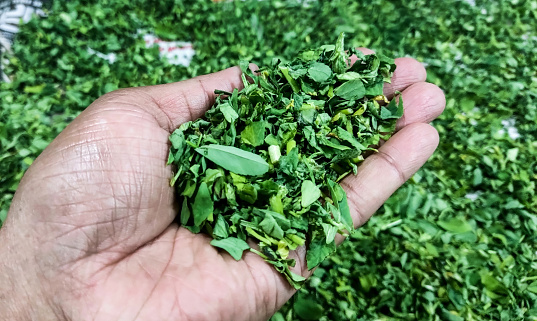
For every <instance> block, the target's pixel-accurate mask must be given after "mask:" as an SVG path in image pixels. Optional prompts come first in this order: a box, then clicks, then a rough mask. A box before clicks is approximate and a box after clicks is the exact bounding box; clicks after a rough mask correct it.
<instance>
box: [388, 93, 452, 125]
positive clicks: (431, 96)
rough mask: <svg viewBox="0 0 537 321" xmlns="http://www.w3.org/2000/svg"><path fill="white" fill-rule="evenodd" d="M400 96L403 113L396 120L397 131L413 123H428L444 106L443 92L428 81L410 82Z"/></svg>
mask: <svg viewBox="0 0 537 321" xmlns="http://www.w3.org/2000/svg"><path fill="white" fill-rule="evenodd" d="M402 96H403V107H404V113H403V117H401V119H399V120H398V121H397V127H396V130H397V131H399V130H401V128H403V127H405V126H407V125H410V124H413V123H429V122H431V121H433V120H434V119H435V118H436V117H438V116H440V114H441V113H442V112H443V111H444V108H445V107H446V98H445V96H444V92H443V91H442V90H441V89H440V88H438V87H437V86H436V85H433V84H430V83H426V82H419V83H415V84H412V85H410V87H408V88H407V89H405V90H404V91H403V93H402Z"/></svg>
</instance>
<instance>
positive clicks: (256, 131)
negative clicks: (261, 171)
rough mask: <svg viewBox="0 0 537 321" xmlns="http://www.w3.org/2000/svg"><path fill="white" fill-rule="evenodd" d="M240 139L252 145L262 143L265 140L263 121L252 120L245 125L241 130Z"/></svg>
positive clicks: (255, 145)
mask: <svg viewBox="0 0 537 321" xmlns="http://www.w3.org/2000/svg"><path fill="white" fill-rule="evenodd" d="M241 140H242V141H243V142H244V143H246V144H249V145H252V146H254V147H257V146H260V145H262V144H263V143H264V142H265V122H264V121H258V122H253V123H251V124H250V125H248V126H246V128H244V130H243V131H242V132H241Z"/></svg>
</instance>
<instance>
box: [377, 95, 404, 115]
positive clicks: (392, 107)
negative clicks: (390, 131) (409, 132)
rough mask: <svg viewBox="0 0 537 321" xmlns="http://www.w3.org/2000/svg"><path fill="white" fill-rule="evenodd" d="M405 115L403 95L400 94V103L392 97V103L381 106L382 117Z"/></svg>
mask: <svg viewBox="0 0 537 321" xmlns="http://www.w3.org/2000/svg"><path fill="white" fill-rule="evenodd" d="M401 116H403V96H401V95H399V103H397V102H396V100H395V99H392V100H391V101H390V103H389V104H388V105H387V106H385V107H381V108H380V118H381V119H399V118H401Z"/></svg>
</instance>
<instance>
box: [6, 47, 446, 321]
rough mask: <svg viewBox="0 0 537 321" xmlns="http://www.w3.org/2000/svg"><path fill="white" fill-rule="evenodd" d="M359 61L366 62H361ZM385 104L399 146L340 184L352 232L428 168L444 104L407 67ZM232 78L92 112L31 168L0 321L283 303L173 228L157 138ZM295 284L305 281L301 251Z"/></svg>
mask: <svg viewBox="0 0 537 321" xmlns="http://www.w3.org/2000/svg"><path fill="white" fill-rule="evenodd" d="M364 52H366V53H368V51H367V50H366V49H364ZM396 64H397V70H396V72H395V75H394V77H393V79H392V83H391V84H390V85H387V86H386V87H385V94H386V95H387V96H388V97H392V96H393V94H394V93H395V91H396V90H397V91H402V96H403V99H404V102H405V106H404V107H405V113H404V116H403V118H402V119H400V120H399V122H398V125H397V129H398V132H397V133H396V134H395V135H394V136H393V137H392V138H391V139H390V140H389V141H387V142H386V143H385V144H383V146H381V147H380V149H379V153H377V154H374V155H372V156H370V157H369V158H367V159H366V160H365V161H364V163H363V164H362V165H361V166H360V168H359V172H358V175H356V176H350V177H348V178H346V179H345V180H344V181H343V186H344V188H345V190H346V191H347V194H348V199H349V205H350V207H351V212H352V213H353V215H354V222H355V225H356V226H357V227H358V226H360V225H362V224H364V223H365V222H366V221H367V220H368V219H369V218H370V217H371V215H372V214H373V213H374V212H375V211H376V210H377V209H378V208H379V207H380V206H381V205H382V204H383V202H384V201H385V200H386V199H387V198H388V197H389V196H390V195H391V194H392V193H393V192H394V191H395V190H396V189H397V188H398V187H399V186H400V185H401V184H403V183H404V182H405V181H406V180H407V179H408V178H409V177H411V176H412V175H413V174H414V173H415V172H416V171H417V170H418V169H419V168H420V167H421V166H422V165H423V163H424V162H425V161H426V160H427V159H428V158H429V157H430V156H431V154H432V153H433V152H434V150H435V148H436V146H437V145H438V134H437V132H436V130H435V129H434V128H433V127H431V126H430V125H428V124H427V123H428V122H430V121H432V120H433V119H434V118H436V117H437V116H438V115H440V113H441V112H442V110H443V108H444V106H445V98H444V95H443V93H442V91H441V90H440V89H439V88H438V87H436V86H434V85H432V84H428V83H425V82H424V81H425V78H426V72H425V69H424V68H423V67H422V65H421V64H420V63H418V62H417V61H415V60H413V59H411V58H399V59H397V60H396ZM240 87H241V80H240V70H239V68H238V67H234V68H230V69H226V70H223V71H220V72H217V73H214V74H210V75H205V76H201V77H197V78H193V79H190V80H186V81H182V82H178V83H172V84H167V85H159V86H151V87H140V88H129V89H122V90H118V91H115V92H112V93H109V94H107V95H104V96H103V97H101V98H99V99H98V100H97V101H95V102H94V103H93V104H91V105H90V106H89V107H88V108H87V109H86V110H85V111H84V112H82V113H81V115H80V116H79V117H77V118H76V119H75V120H74V121H73V122H72V123H71V124H70V125H69V126H67V128H66V129H65V130H64V131H63V132H62V133H61V134H60V135H59V136H58V137H57V138H56V139H55V140H54V141H53V142H52V143H51V144H50V146H49V147H47V149H46V150H45V151H44V152H43V153H42V154H41V155H40V156H39V157H38V158H37V159H36V160H35V162H34V164H33V165H32V166H31V167H30V169H29V170H28V171H27V173H26V175H25V176H24V178H23V179H22V181H21V183H20V186H19V188H18V190H17V192H16V194H15V197H14V199H13V202H12V204H11V208H10V211H9V215H8V219H7V221H6V223H5V225H4V227H3V228H2V230H1V231H0V270H1V271H2V278H0V319H2V320H267V319H268V318H269V317H270V316H271V315H272V314H273V313H275V312H276V311H277V310H278V309H279V308H280V307H281V306H282V305H283V304H284V303H285V302H286V301H287V300H288V299H289V298H290V297H291V296H292V295H293V294H294V292H295V291H294V290H293V289H292V288H291V287H290V286H289V285H288V284H287V281H286V280H285V279H284V278H283V277H282V276H280V275H279V274H278V273H277V272H275V270H273V269H272V267H271V266H269V265H268V264H266V263H265V262H264V261H263V260H262V259H261V258H260V257H258V256H257V255H255V254H253V253H250V252H245V255H244V256H243V259H242V260H240V261H235V260H234V259H233V258H231V257H230V256H229V255H227V254H226V253H222V252H219V251H218V250H217V249H215V248H214V247H212V246H210V244H209V242H210V239H209V238H208V237H207V236H204V235H200V234H196V235H194V234H192V233H190V232H189V231H187V230H186V229H183V228H181V227H179V226H177V225H176V224H174V223H172V221H173V219H174V216H175V214H176V212H177V205H176V204H175V203H174V193H173V189H172V188H171V187H170V185H169V180H170V178H171V177H172V169H171V168H170V167H167V166H166V165H165V161H166V159H167V153H168V148H169V143H168V136H169V134H170V133H171V132H172V131H173V130H174V129H175V128H176V127H178V126H179V125H180V124H182V123H184V122H186V121H189V120H192V119H195V118H198V117H200V116H202V115H203V113H204V112H205V111H206V110H207V108H209V107H210V106H211V105H212V104H213V103H214V99H215V95H214V94H213V91H214V89H223V90H226V91H232V89H233V88H240ZM294 255H295V258H296V259H297V267H296V269H295V272H296V273H301V274H302V275H305V276H308V275H309V272H308V271H306V269H305V260H304V250H303V249H302V250H299V251H297V252H296V253H294Z"/></svg>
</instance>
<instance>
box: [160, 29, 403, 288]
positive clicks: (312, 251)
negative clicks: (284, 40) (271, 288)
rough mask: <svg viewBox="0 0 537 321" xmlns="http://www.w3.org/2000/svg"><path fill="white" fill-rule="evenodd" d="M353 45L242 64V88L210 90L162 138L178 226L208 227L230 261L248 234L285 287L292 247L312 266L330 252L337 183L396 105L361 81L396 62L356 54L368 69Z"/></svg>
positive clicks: (345, 213) (342, 226) (341, 204)
mask: <svg viewBox="0 0 537 321" xmlns="http://www.w3.org/2000/svg"><path fill="white" fill-rule="evenodd" d="M353 53H356V54H358V52H356V51H355V50H354V49H349V50H348V51H346V50H345V49H344V48H343V36H341V37H340V38H339V39H338V43H337V44H336V45H335V46H322V47H320V48H317V49H312V50H311V51H307V52H304V53H302V54H299V55H298V58H296V59H294V60H292V61H290V62H288V63H282V62H280V61H278V60H274V61H273V63H272V64H271V65H269V66H265V67H263V68H260V70H259V72H258V73H256V74H254V73H252V72H250V71H249V69H247V66H248V64H247V63H246V62H241V69H242V70H243V72H245V74H243V77H242V79H243V82H244V89H242V90H240V91H238V90H234V91H233V93H229V92H225V91H216V92H217V93H218V94H220V96H218V97H217V99H216V103H215V106H214V107H213V108H211V109H210V110H208V111H207V113H206V114H205V116H204V117H203V118H202V119H198V120H195V121H192V122H188V123H186V124H183V125H181V127H180V128H178V129H177V130H175V131H174V133H173V134H172V135H171V137H170V141H171V143H172V146H171V151H170V156H169V161H168V163H172V164H175V166H176V167H177V168H178V174H177V175H175V177H174V180H173V181H172V185H174V186H175V188H176V189H177V193H178V194H179V195H181V196H183V203H182V210H181V219H180V221H181V223H182V225H183V226H184V227H186V228H188V229H189V230H190V231H192V232H204V233H207V234H208V235H211V236H212V237H213V238H215V241H213V242H212V243H211V244H213V245H214V246H218V247H220V248H223V249H225V250H226V251H228V252H229V253H230V254H231V255H232V256H233V257H235V258H236V259H238V258H240V256H241V255H242V251H243V250H244V249H246V248H247V247H246V246H245V243H244V242H245V241H246V239H247V238H251V239H252V240H254V241H255V242H257V245H258V247H259V251H258V250H252V251H253V252H254V253H257V254H258V255H260V256H261V257H263V258H264V259H265V260H266V261H267V262H268V263H270V264H272V265H273V266H274V268H275V269H276V270H277V271H279V272H281V273H283V274H284V275H285V277H286V278H287V280H288V281H289V282H290V283H291V285H293V287H295V288H299V287H300V286H301V285H302V284H303V283H304V280H305V279H304V278H303V277H301V276H299V275H297V274H295V273H293V272H292V271H291V269H292V267H293V266H294V265H295V262H294V260H292V259H289V257H290V253H291V252H292V251H294V250H296V249H297V248H298V247H299V246H304V245H306V246H307V249H306V261H307V267H308V269H309V270H311V269H313V268H315V267H316V266H318V265H319V264H320V263H321V262H322V261H323V260H324V259H326V257H328V256H329V255H330V254H332V253H333V252H334V251H335V250H336V244H335V238H336V235H337V234H338V233H339V234H344V235H348V234H349V233H350V232H352V231H353V229H354V224H353V221H352V216H351V213H350V210H349V206H348V204H347V195H346V193H345V191H344V190H343V188H342V187H341V186H340V185H339V184H338V183H337V182H339V181H340V180H341V179H343V178H344V177H345V176H346V175H348V174H349V173H356V172H357V167H358V165H359V164H360V162H361V161H362V160H363V159H364V156H363V155H362V153H364V152H365V151H369V150H374V148H373V147H374V146H376V145H377V144H378V143H379V142H380V139H381V137H382V138H383V139H387V138H388V137H389V136H390V134H391V131H392V130H393V128H395V122H396V120H397V118H398V115H399V116H400V112H401V111H402V103H401V102H400V103H399V104H396V103H395V101H392V102H391V103H390V104H388V106H386V107H382V108H381V107H380V106H379V104H378V103H377V101H376V100H375V99H376V97H372V98H375V99H370V97H368V96H366V87H365V85H364V83H366V84H368V88H370V87H371V86H369V84H370V83H372V84H375V85H374V86H377V85H376V84H377V83H383V82H384V81H383V77H384V76H383V75H382V71H381V69H382V70H388V71H389V72H390V73H391V72H393V68H394V66H393V65H391V64H390V63H389V62H384V60H382V59H380V58H379V57H378V56H376V55H371V56H367V58H366V56H363V55H360V54H358V56H359V57H361V58H362V59H364V63H363V64H362V63H361V62H359V64H360V66H359V67H360V68H362V67H364V66H365V67H367V68H366V69H360V68H358V67H354V68H353V67H351V66H350V65H349V64H348V61H349V55H350V54H353ZM352 68H353V69H352ZM246 75H247V76H248V77H250V78H252V80H253V82H252V83H248V82H247V78H246ZM375 91H378V88H377V89H370V90H369V93H371V92H375ZM375 93H376V92H375ZM383 109H384V110H383ZM191 217H193V219H192V218H191Z"/></svg>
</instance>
